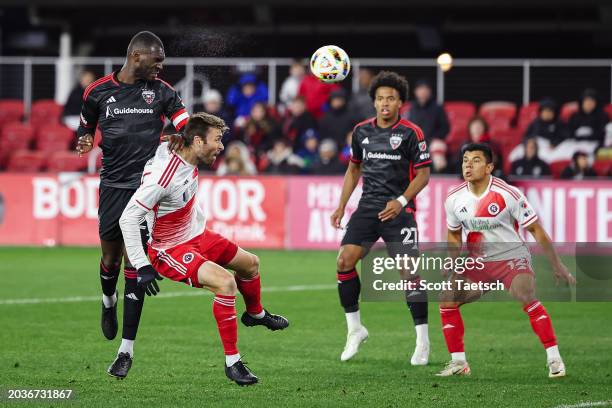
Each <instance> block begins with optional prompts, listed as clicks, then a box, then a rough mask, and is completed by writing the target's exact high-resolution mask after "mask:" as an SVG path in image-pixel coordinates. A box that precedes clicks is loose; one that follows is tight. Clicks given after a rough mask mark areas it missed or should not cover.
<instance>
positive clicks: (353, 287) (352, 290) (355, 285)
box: [338, 268, 361, 313]
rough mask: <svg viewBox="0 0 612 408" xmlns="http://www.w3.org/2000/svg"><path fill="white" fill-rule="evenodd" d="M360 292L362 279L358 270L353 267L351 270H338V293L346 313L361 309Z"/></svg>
mask: <svg viewBox="0 0 612 408" xmlns="http://www.w3.org/2000/svg"><path fill="white" fill-rule="evenodd" d="M359 292H361V281H360V280H359V275H358V274H357V270H356V269H355V268H353V269H351V270H350V271H345V272H341V271H338V294H339V295H340V304H341V305H342V307H343V308H344V312H345V313H352V312H356V311H358V310H359Z"/></svg>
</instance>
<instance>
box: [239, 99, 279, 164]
mask: <svg viewBox="0 0 612 408" xmlns="http://www.w3.org/2000/svg"><path fill="white" fill-rule="evenodd" d="M236 136H237V139H238V140H241V141H242V142H244V143H245V144H246V145H247V146H249V148H250V149H252V150H253V151H255V153H256V154H259V153H261V152H264V151H267V150H268V149H270V148H271V147H272V145H273V144H274V142H275V141H276V140H277V139H280V138H281V132H280V127H279V124H278V123H276V121H275V120H274V119H273V118H271V117H270V116H269V115H268V111H267V106H266V104H264V103H263V102H257V103H255V104H254V105H253V107H252V108H251V113H250V116H249V117H248V119H247V121H246V123H245V125H244V128H240V129H238V130H236Z"/></svg>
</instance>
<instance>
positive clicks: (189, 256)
mask: <svg viewBox="0 0 612 408" xmlns="http://www.w3.org/2000/svg"><path fill="white" fill-rule="evenodd" d="M191 261H193V254H192V253H191V252H187V253H186V254H185V255H183V263H184V264H188V263H191Z"/></svg>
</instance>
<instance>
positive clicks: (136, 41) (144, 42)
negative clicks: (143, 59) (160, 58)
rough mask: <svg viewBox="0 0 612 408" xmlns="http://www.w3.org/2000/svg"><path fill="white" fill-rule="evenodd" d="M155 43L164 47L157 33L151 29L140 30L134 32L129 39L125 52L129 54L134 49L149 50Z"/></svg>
mask: <svg viewBox="0 0 612 408" xmlns="http://www.w3.org/2000/svg"><path fill="white" fill-rule="evenodd" d="M156 45H157V46H159V47H160V48H162V49H163V48H164V43H163V42H162V40H161V38H159V37H158V36H157V35H155V34H153V33H152V32H151V31H141V32H139V33H136V35H134V36H133V37H132V39H131V40H130V44H129V45H128V48H127V53H128V55H130V54H131V53H132V52H133V51H136V50H149V49H151V47H153V46H156Z"/></svg>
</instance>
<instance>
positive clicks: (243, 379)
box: [225, 360, 258, 386]
mask: <svg viewBox="0 0 612 408" xmlns="http://www.w3.org/2000/svg"><path fill="white" fill-rule="evenodd" d="M225 375H226V376H227V378H229V379H230V380H232V381H234V382H236V384H238V385H240V386H244V385H252V384H257V381H258V378H257V376H256V375H255V374H253V373H252V372H251V370H249V368H248V367H247V366H245V365H244V363H243V362H242V361H241V360H238V361H237V362H236V363H234V364H233V365H232V366H230V367H228V366H225Z"/></svg>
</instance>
